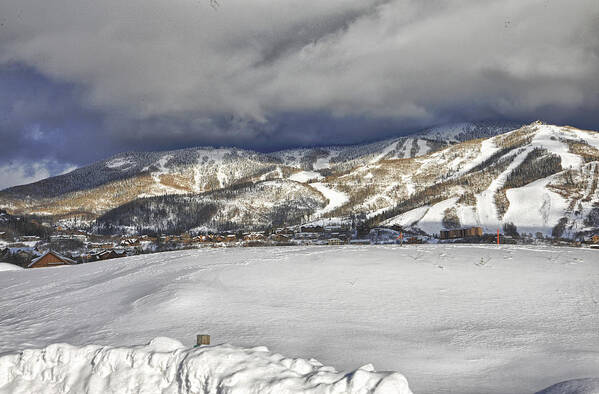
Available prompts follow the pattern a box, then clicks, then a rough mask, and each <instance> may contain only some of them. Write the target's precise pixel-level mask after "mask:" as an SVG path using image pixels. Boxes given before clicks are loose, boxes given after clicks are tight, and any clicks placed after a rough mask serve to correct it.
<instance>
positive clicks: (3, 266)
mask: <svg viewBox="0 0 599 394" xmlns="http://www.w3.org/2000/svg"><path fill="white" fill-rule="evenodd" d="M22 269H23V268H21V267H19V266H18V265H14V264H10V263H3V262H0V271H18V270H22Z"/></svg>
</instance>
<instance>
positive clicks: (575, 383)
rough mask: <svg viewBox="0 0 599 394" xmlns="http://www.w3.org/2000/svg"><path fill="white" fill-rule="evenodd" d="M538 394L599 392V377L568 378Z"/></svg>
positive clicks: (590, 393)
mask: <svg viewBox="0 0 599 394" xmlns="http://www.w3.org/2000/svg"><path fill="white" fill-rule="evenodd" d="M537 394H599V378H588V379H574V380H567V381H565V382H561V383H557V384H554V385H553V386H551V387H548V388H546V389H545V390H543V391H539V392H538V393H537Z"/></svg>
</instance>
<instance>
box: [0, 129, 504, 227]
mask: <svg viewBox="0 0 599 394" xmlns="http://www.w3.org/2000/svg"><path fill="white" fill-rule="evenodd" d="M506 125H507V123H496V124H489V125H487V126H486V127H481V128H479V129H477V130H478V131H477V132H478V133H480V134H481V135H483V134H485V133H501V132H503V131H505V129H506V127H507V126H506ZM473 127H475V124H460V125H455V126H452V127H449V128H448V133H447V136H446V137H444V135H443V133H437V134H435V135H434V136H431V137H425V136H413V137H412V136H408V137H398V138H394V139H388V140H385V141H379V142H375V143H370V144H362V145H354V146H331V147H319V148H311V149H295V150H286V151H281V152H273V153H259V152H253V151H249V150H243V149H236V148H212V147H198V148H190V149H182V150H176V151H168V152H127V153H121V154H118V155H115V156H113V157H111V158H109V159H107V160H104V161H100V162H97V163H94V164H92V165H89V166H86V167H82V168H79V169H76V170H74V171H72V172H70V173H67V174H64V175H60V176H56V177H51V178H48V179H44V180H42V181H39V182H35V183H31V184H28V185H23V186H16V187H12V188H9V189H6V190H3V191H1V192H0V207H6V208H8V209H9V210H11V211H12V212H18V213H35V214H41V215H52V216H55V217H70V216H73V215H75V214H76V215H79V216H81V217H85V218H94V217H97V216H98V215H100V214H102V213H104V212H106V211H108V210H110V209H112V208H115V207H117V206H120V205H122V204H125V203H127V202H130V201H133V200H135V199H137V198H141V197H151V196H162V195H169V194H188V193H196V194H197V193H203V192H208V191H213V190H218V189H223V188H227V187H230V186H233V185H237V184H243V183H246V182H258V181H266V180H273V179H287V178H289V179H292V180H303V179H304V178H305V177H306V176H307V177H309V178H320V177H322V176H327V175H331V174H335V173H339V172H343V171H349V170H351V169H352V168H354V167H356V166H358V165H363V164H366V163H370V162H376V161H379V160H382V159H396V158H410V157H414V156H418V155H423V154H426V153H429V152H431V151H436V150H439V149H441V148H443V147H446V146H447V145H448V144H450V143H451V142H452V141H454V137H453V134H452V132H449V130H452V131H453V130H454V129H456V128H457V129H461V130H470V129H472V128H473ZM425 134H426V133H425ZM301 171H305V172H301Z"/></svg>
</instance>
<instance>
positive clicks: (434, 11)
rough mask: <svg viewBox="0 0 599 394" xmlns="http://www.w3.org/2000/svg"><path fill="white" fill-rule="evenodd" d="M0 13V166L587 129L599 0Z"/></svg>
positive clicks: (94, 5)
mask: <svg viewBox="0 0 599 394" xmlns="http://www.w3.org/2000/svg"><path fill="white" fill-rule="evenodd" d="M0 15H1V16H0V65H2V67H1V68H0V84H2V85H1V86H0V87H1V88H2V92H1V93H0V94H1V97H0V105H1V108H2V109H3V111H2V113H3V118H2V120H0V122H1V124H0V133H2V135H1V137H2V139H3V142H5V143H4V144H3V146H2V147H0V169H1V168H2V165H3V163H8V162H11V161H12V162H17V161H20V162H22V163H31V162H32V161H33V160H38V161H46V162H47V163H51V164H48V166H50V167H52V168H51V169H50V172H51V173H55V172H57V171H61V170H63V169H64V168H66V167H67V166H69V165H71V164H74V165H80V164H84V163H87V162H90V161H93V160H97V159H100V158H103V157H105V156H107V155H109V154H112V153H116V152H118V151H126V150H146V149H152V150H155V149H170V148H177V147H184V146H190V145H237V146H243V147H249V148H255V149H259V150H269V149H278V148H282V147H288V146H295V145H304V146H309V145H315V144H331V143H353V142H359V141H362V140H373V139H376V138H379V137H387V136H390V135H393V134H397V133H402V132H406V131H408V130H413V129H417V128H420V127H425V126H428V125H433V124H439V123H444V122H451V121H466V120H478V119H515V120H522V121H529V120H534V119H538V118H541V119H544V120H547V121H550V122H555V123H568V124H572V125H575V126H580V127H586V128H594V129H596V128H597V125H598V124H599V122H598V120H599V115H598V113H599V111H598V109H599V78H597V75H599V3H598V2H597V1H596V0H579V1H566V0H501V1H499V0H495V1H481V0H455V1H440V0H428V1H422V0H418V1H417V0H388V1H380V0H379V1H375V0H329V1H317V0H308V1H307V0H285V1H266V0H252V1H248V0H243V1H242V0H223V1H220V7H218V9H217V10H213V9H212V8H211V7H210V6H209V5H208V1H199V2H198V1H197V0H177V1H165V0H132V1H127V2H123V1H120V0H105V1H101V2H84V1H79V0H54V1H52V2H48V1H43V0H19V1H17V0H9V1H5V2H2V4H0ZM52 163H53V164H52ZM5 165H6V164H5ZM30 167H31V165H30ZM32 168H33V167H32ZM28 179H29V178H28ZM0 187H2V185H0Z"/></svg>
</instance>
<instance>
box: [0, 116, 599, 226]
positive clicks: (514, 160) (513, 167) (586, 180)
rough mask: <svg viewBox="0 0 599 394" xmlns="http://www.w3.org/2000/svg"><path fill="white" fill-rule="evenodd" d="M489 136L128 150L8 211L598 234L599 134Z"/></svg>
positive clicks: (110, 222) (132, 219)
mask: <svg viewBox="0 0 599 394" xmlns="http://www.w3.org/2000/svg"><path fill="white" fill-rule="evenodd" d="M464 125H466V126H464ZM460 130H461V131H460ZM483 131H484V132H486V133H487V135H488V134H493V136H491V137H485V136H484V135H483V138H477V139H469V140H465V141H461V142H460V141H459V139H460V138H461V139H465V138H469V137H471V136H477V133H479V131H477V130H476V129H475V128H472V127H470V126H468V125H467V124H463V125H462V126H461V128H460V127H453V131H452V132H451V133H449V132H447V131H445V133H446V134H444V135H445V136H446V139H445V140H441V139H439V136H440V135H443V134H439V133H440V132H441V131H439V130H434V129H433V130H432V131H430V132H428V133H422V134H424V135H433V136H436V137H435V138H437V139H428V138H421V135H411V136H405V137H398V138H395V139H387V140H383V141H379V142H374V143H370V144H365V145H356V146H350V147H344V148H339V147H334V148H331V147H329V148H313V149H301V150H286V151H279V152H274V154H273V153H270V154H262V153H257V152H252V151H245V150H240V149H236V148H218V149H201V148H189V149H185V150H179V151H168V152H159V153H157V152H149V153H144V154H142V155H141V159H140V156H132V155H131V154H130V153H123V154H119V155H115V156H113V157H111V158H109V159H107V160H105V161H103V162H99V163H100V164H98V163H95V165H96V167H93V168H95V169H96V170H100V171H102V172H103V174H104V176H105V177H108V178H110V177H111V176H112V177H114V178H115V179H116V180H111V181H109V182H106V183H103V184H100V186H94V187H92V188H89V189H83V188H79V189H77V190H75V191H69V192H67V193H62V194H60V193H59V194H57V195H55V196H51V197H46V198H45V199H40V198H35V197H32V196H28V197H27V196H25V197H23V196H21V198H20V199H17V198H13V199H12V200H11V199H10V192H9V193H7V192H6V191H3V192H0V203H1V204H0V205H2V204H4V205H7V202H8V205H10V204H12V205H13V208H12V209H14V210H15V211H19V210H21V211H29V212H35V213H36V214H44V213H45V214H48V215H54V216H56V217H61V216H62V217H65V218H67V217H69V215H71V216H73V214H74V213H77V214H81V213H82V212H85V213H86V214H87V215H88V216H89V218H90V220H93V219H96V220H97V222H96V224H97V225H99V226H104V227H110V228H122V229H123V230H126V231H138V230H139V229H149V228H151V227H152V225H154V224H155V223H163V224H161V225H156V226H155V227H156V229H155V230H159V231H166V232H168V231H175V230H176V231H187V230H190V229H193V228H214V229H219V228H221V229H222V228H225V227H226V228H228V229H232V228H235V227H236V226H237V227H238V228H251V227H268V226H272V225H290V224H298V223H302V222H306V221H309V220H314V219H318V218H322V217H340V216H345V217H347V216H349V215H356V214H359V215H365V216H366V217H367V218H368V219H369V220H370V221H371V223H373V224H379V223H380V224H384V225H399V226H401V227H404V228H411V229H414V230H419V231H424V232H426V233H429V234H431V233H436V232H438V231H439V230H440V229H443V228H454V227H459V226H482V227H484V228H485V230H488V231H490V230H492V229H494V228H499V227H501V226H503V225H505V224H506V223H509V224H514V225H516V226H517V227H518V228H520V229H521V230H522V231H526V232H533V233H535V232H540V233H542V234H544V235H554V236H575V235H576V234H579V233H581V232H588V231H594V229H595V228H597V227H599V198H598V196H597V179H598V176H599V166H597V163H598V162H599V137H597V133H596V132H592V131H584V130H578V129H575V128H573V127H569V126H562V127H559V126H551V125H545V124H542V123H541V122H534V123H532V124H530V125H525V126H522V127H520V128H517V129H514V130H511V131H509V132H504V130H500V129H499V128H497V129H491V130H489V129H485V130H483ZM450 139H452V141H449V140H450ZM90 167H92V166H90ZM100 167H101V168H100ZM93 168H92V169H90V168H89V167H88V169H87V170H86V171H87V173H89V172H93ZM76 171H77V170H76ZM131 172H133V173H134V176H132V177H129V178H127V177H126V176H128V175H129V174H130V173H131ZM84 173H86V172H85V171H84ZM123 174H125V175H123ZM67 175H68V174H67ZM119 175H121V176H119ZM51 181H52V178H50V179H49V180H46V182H51ZM93 181H94V182H97V180H93ZM59 185H60V184H59ZM37 186H40V185H39V184H38V185H37ZM42 186H43V182H42ZM26 189H27V188H25V190H26ZM42 189H43V188H42ZM57 189H59V187H57ZM17 190H18V189H17ZM523 193H524V194H523ZM47 195H48V194H47ZM7 196H8V197H9V198H7ZM164 196H172V197H164ZM176 196H179V197H176ZM531 196H532V197H533V199H534V198H535V196H536V200H535V201H536V202H539V204H537V205H538V206H537V205H535V204H532V203H530V202H529V201H528V200H529V199H530V197H531ZM161 204H163V205H164V206H168V207H167V208H164V207H163V206H161ZM543 204H544V205H543ZM186 205H187V206H188V207H187V208H185V206H186ZM189 207H194V208H193V209H191V208H189ZM163 208H164V209H163ZM165 209H166V210H165ZM161 210H162V211H161ZM157 212H163V216H162V219H163V220H162V222H160V219H161V216H160V214H158V213H157ZM530 212H534V214H531V213H530ZM136 215H137V216H136ZM531 215H532V216H531ZM534 215H537V216H540V217H541V220H538V219H537V218H535V217H534ZM183 216H185V220H183V219H178V217H183ZM190 218H191V219H190ZM521 218H526V220H521ZM183 223H184V224H183Z"/></svg>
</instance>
